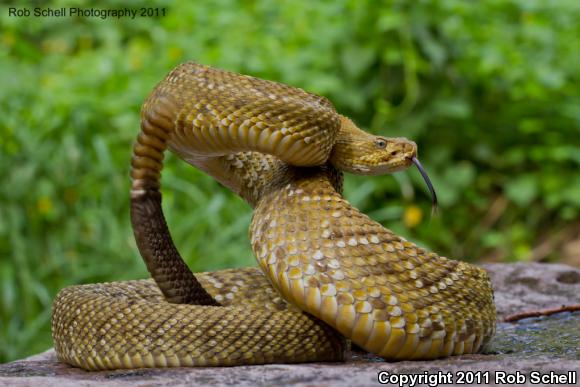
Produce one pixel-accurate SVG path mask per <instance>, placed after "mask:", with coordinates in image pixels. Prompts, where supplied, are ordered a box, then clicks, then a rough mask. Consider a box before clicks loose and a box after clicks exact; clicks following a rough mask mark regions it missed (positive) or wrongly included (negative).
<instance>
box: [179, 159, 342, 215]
mask: <svg viewBox="0 0 580 387" xmlns="http://www.w3.org/2000/svg"><path fill="white" fill-rule="evenodd" d="M176 153H178V154H179V156H180V157H181V158H182V159H184V160H186V161H187V162H188V163H190V164H191V165H193V166H195V167H197V168H199V169H200V170H202V171H204V172H205V173H207V174H208V175H210V176H211V177H213V178H214V179H216V180H217V181H218V182H220V183H221V184H222V185H224V186H225V187H227V188H229V189H230V190H231V191H233V192H234V193H236V194H237V195H238V196H240V197H241V198H242V199H244V200H245V201H246V202H247V203H248V204H249V205H250V206H251V207H252V208H255V207H256V206H257V205H258V203H259V202H260V201H261V199H262V198H264V197H266V196H268V195H269V194H271V193H272V192H276V191H278V190H279V189H280V188H281V187H283V186H286V185H287V184H290V183H291V182H293V181H295V180H297V179H300V178H307V177H309V176H314V175H316V176H317V178H318V179H319V180H320V181H321V182H325V184H326V185H328V189H330V190H333V191H336V192H337V193H339V194H341V193H342V186H343V174H342V172H341V171H340V170H338V169H336V168H335V167H333V166H332V165H330V164H327V165H324V166H321V167H311V168H308V167H293V166H290V165H288V164H287V163H285V162H284V161H282V160H280V159H278V158H277V157H275V156H272V155H267V154H263V153H258V152H239V153H235V154H231V155H227V156H221V157H197V158H196V157H191V156H188V155H184V154H180V153H179V152H178V151H176Z"/></svg>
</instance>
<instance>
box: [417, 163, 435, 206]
mask: <svg viewBox="0 0 580 387" xmlns="http://www.w3.org/2000/svg"><path fill="white" fill-rule="evenodd" d="M411 161H413V164H415V166H416V167H417V169H418V170H419V172H420V173H421V176H423V180H425V184H427V188H429V192H430V193H431V216H433V215H434V214H436V213H437V194H436V193H435V188H433V183H431V179H429V175H427V172H426V171H425V168H423V165H421V163H420V162H419V159H418V158H416V157H413V158H412V159H411Z"/></svg>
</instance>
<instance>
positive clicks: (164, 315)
mask: <svg viewBox="0 0 580 387" xmlns="http://www.w3.org/2000/svg"><path fill="white" fill-rule="evenodd" d="M166 148H170V149H171V150H172V151H174V152H175V153H177V154H178V155H179V156H180V157H181V158H183V159H184V160H186V161H187V162H189V163H191V164H192V165H194V166H196V167H198V168H200V169H201V170H203V171H205V172H207V173H208V174H210V175H212V176H214V177H215V178H216V179H217V180H218V181H219V182H221V183H222V184H223V185H225V186H226V187H228V188H230V189H231V190H233V191H234V192H236V193H237V194H238V195H240V196H241V197H242V198H244V199H245V200H246V201H247V202H248V203H249V204H250V205H251V206H252V207H254V215H253V219H252V223H251V226H250V237H251V243H252V249H253V251H254V254H255V255H256V257H257V260H258V263H259V266H260V268H261V271H260V270H259V269H258V268H246V269H233V270H225V271H221V272H214V273H198V274H195V276H194V275H193V274H192V273H191V272H190V271H189V269H188V268H187V266H186V265H185V263H184V262H183V260H182V259H181V257H180V256H179V253H178V252H177V250H176V248H175V246H174V245H173V242H172V241H171V238H170V236H169V231H168V229H167V226H166V224H165V220H164V218H163V214H162V210H161V195H160V191H159V187H160V186H159V181H160V171H161V169H162V160H163V152H164V151H165V149H166ZM415 156H416V146H415V144H414V143H412V142H409V141H407V140H405V139H399V138H397V139H392V138H384V137H379V136H372V135H370V134H368V133H366V132H364V131H362V130H360V129H358V128H357V127H356V126H355V125H354V124H353V123H352V121H350V120H349V119H348V118H346V117H343V116H341V115H339V114H338V113H337V112H336V111H335V109H334V107H333V106H332V104H331V103H330V102H329V101H328V100H327V99H325V98H323V97H319V96H317V95H314V94H310V93H307V92H305V91H303V90H301V89H297V88H293V87H290V86H286V85H283V84H279V83H275V82H270V81H264V80H261V79H257V78H253V77H249V76H243V75H239V74H235V73H231V72H227V71H223V70H217V69H213V68H209V67H206V66H202V65H198V64H194V63H186V64H183V65H180V66H178V67H177V68H175V69H174V70H173V71H172V72H171V73H170V74H169V75H168V76H167V77H166V78H165V79H164V80H163V81H162V82H161V83H160V84H159V85H158V86H157V87H156V88H155V89H154V91H153V92H152V93H151V95H150V96H149V97H148V99H147V100H146V102H145V104H144V105H143V108H142V112H141V132H140V133H139V136H138V139H137V142H136V144H135V145H134V149H133V159H132V171H131V176H132V179H133V183H132V188H131V199H132V206H131V215H132V223H133V228H134V232H135V236H136V240H137V245H138V247H139V250H140V252H141V255H142V256H143V258H144V260H145V262H146V264H147V267H148V270H149V271H150V273H151V275H152V277H153V278H154V280H155V282H153V281H152V280H140V281H128V282H118V283H108V284H95V285H81V286H73V287H69V288H65V289H63V290H62V291H61V292H60V293H59V294H58V295H57V297H56V300H55V302H54V306H53V321H52V333H53V339H54V343H55V348H56V351H57V354H58V357H59V359H60V360H62V361H64V362H67V363H69V364H72V365H74V366H79V367H82V368H85V369H90V370H95V369H113V368H138V367H160V366H206V365H213V366H219V365H240V364H263V363H272V362H286V363H291V362H305V361H337V360H343V359H345V358H346V357H347V356H348V351H349V345H350V341H352V342H353V343H355V344H356V345H358V346H359V347H361V348H363V349H365V350H367V351H370V352H373V353H376V354H378V355H379V356H381V357H383V358H385V359H387V360H397V359H431V358H438V357H443V356H448V355H452V354H463V353H472V352H476V351H478V350H480V349H481V348H482V346H483V344H484V343H485V342H487V341H488V340H489V338H490V337H491V336H492V335H493V332H494V330H495V306H494V302H493V290H492V288H491V285H490V282H489V278H488V277H487V275H486V273H485V271H484V270H482V269H480V268H478V267H475V266H472V265H469V264H467V263H464V262H458V261H453V260H449V259H446V258H443V257H440V256H438V255H437V254H435V253H431V252H427V251H425V250H424V249H422V248H420V247H418V246H416V245H415V244H413V243H411V242H408V241H406V240H405V239H403V238H402V237H400V236H397V235H395V234H394V233H393V232H391V231H390V230H387V229H385V228H384V227H383V226H381V225H380V224H379V223H377V222H375V221H373V220H371V219H370V218H369V217H367V216H366V215H364V214H362V213H361V212H359V211H358V210H357V209H355V208H354V207H352V206H351V205H350V204H349V203H348V202H347V201H346V200H345V199H344V198H343V197H342V196H341V190H342V171H349V172H353V173H358V174H379V173H387V172H393V171H396V170H400V169H403V168H406V167H408V166H409V165H410V164H411V162H412V160H416V159H415ZM208 259H211V257H208ZM262 272H263V273H265V276H264V274H262ZM192 304H193V305H192Z"/></svg>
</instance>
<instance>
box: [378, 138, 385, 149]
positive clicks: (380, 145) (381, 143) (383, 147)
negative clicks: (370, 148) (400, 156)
mask: <svg viewBox="0 0 580 387" xmlns="http://www.w3.org/2000/svg"><path fill="white" fill-rule="evenodd" d="M375 145H376V146H377V148H379V149H385V148H386V147H387V142H386V141H385V140H383V139H382V138H379V139H378V140H376V141H375Z"/></svg>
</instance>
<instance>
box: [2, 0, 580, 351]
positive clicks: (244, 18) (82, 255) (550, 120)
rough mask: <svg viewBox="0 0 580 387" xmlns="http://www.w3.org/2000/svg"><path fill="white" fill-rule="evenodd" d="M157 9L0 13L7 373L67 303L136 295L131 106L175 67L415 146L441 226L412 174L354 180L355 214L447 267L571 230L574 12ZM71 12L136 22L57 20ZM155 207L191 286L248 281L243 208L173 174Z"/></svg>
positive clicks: (575, 154)
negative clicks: (234, 76) (266, 84)
mask: <svg viewBox="0 0 580 387" xmlns="http://www.w3.org/2000/svg"><path fill="white" fill-rule="evenodd" d="M20 3H22V2H20ZM20 3H19V5H18V6H19V7H22V4H20ZM155 3H156V6H158V7H167V10H168V14H167V16H165V17H161V18H137V19H135V20H130V19H121V20H101V19H83V18H35V17H29V18H14V17H8V12H7V7H6V6H4V7H3V8H2V9H1V12H0V26H1V30H0V85H2V87H1V89H0V114H1V116H2V119H1V120H0V176H2V180H1V181H2V184H1V185H0V257H1V260H0V362H2V361H7V360H11V359H15V358H17V357H21V356H23V355H27V354H30V353H33V352H36V351H38V350H41V349H44V348H46V347H48V346H50V334H49V331H50V328H49V319H50V306H51V300H52V298H53V297H54V295H55V294H56V292H57V291H58V289H60V288H62V287H64V286H67V285H70V284H76V283H87V282H95V281H111V280H121V279H129V278H139V277H144V276H145V275H146V270H145V268H144V265H143V264H142V263H141V261H140V258H139V255H138V253H137V250H136V247H135V244H134V241H133V236H132V232H131V228H130V224H129V219H128V191H129V178H128V166H129V159H130V149H131V144H132V141H133V140H134V138H135V136H136V134H137V132H138V128H139V107H140V104H141V102H142V101H143V100H144V98H145V97H146V95H147V93H148V92H149V91H150V90H151V89H152V88H153V86H154V85H155V83H156V82H158V81H159V80H160V79H161V78H162V77H163V76H164V75H165V74H166V73H167V72H168V71H169V70H170V69H171V68H172V67H174V66H175V65H176V64H178V63H179V62H183V61H186V60H195V61H198V62H201V63H205V64H208V65H212V66H216V67H221V68H225V69H229V70H232V71H237V72H241V73H247V74H251V75H255V76H258V77H262V78H266V79H272V80H277V81H280V82H284V83H288V84H291V85H295V86H299V87H302V88H304V89H306V90H309V91H312V92H315V93H319V94H322V95H325V96H327V97H328V98H330V99H331V100H332V101H333V102H334V103H335V105H336V106H337V108H338V110H339V111H340V112H342V113H343V114H345V115H348V116H351V117H353V118H354V119H355V121H356V122H358V123H359V124H360V125H361V126H362V127H365V128H368V129H369V130H371V131H373V132H375V133H380V134H384V135H387V136H405V137H408V138H410V139H413V140H414V141H416V142H417V143H418V145H419V149H420V156H421V159H422V162H423V164H424V165H425V166H426V168H427V169H428V171H429V173H430V175H431V176H432V179H433V181H434V183H435V186H436V188H437V189H438V192H439V195H440V198H441V214H440V215H439V216H438V217H435V218H433V219H431V221H430V222H429V221H426V219H425V218H426V217H427V215H426V214H428V212H429V201H428V199H427V197H426V194H425V193H424V191H425V188H424V185H423V183H422V182H421V180H420V176H419V174H418V173H417V172H416V171H411V172H405V173H399V174H395V175H394V178H393V177H381V178H368V177H349V179H348V181H347V185H346V196H347V198H349V199H350V200H351V201H352V202H353V203H354V204H355V205H357V206H359V207H360V208H361V209H362V210H364V211H365V212H368V213H369V214H370V215H371V216H373V217H374V218H375V219H377V220H379V221H381V222H383V223H384V224H385V225H386V226H387V227H390V228H392V229H393V230H394V231H396V232H399V233H401V234H403V235H405V236H406V237H407V238H410V239H412V240H414V241H417V242H419V243H421V244H423V245H425V246H427V247H429V248H432V249H434V250H436V251H438V252H440V253H442V254H444V255H449V256H452V257H456V258H461V259H466V260H476V259H478V258H482V257H483V258H485V257H494V258H495V259H503V260H522V259H528V258H529V257H530V251H532V250H533V248H534V246H536V244H537V243H538V238H540V237H545V236H546V235H547V236H550V235H551V234H553V233H556V232H559V231H561V230H566V229H568V228H569V227H572V226H573V225H574V224H576V225H577V224H578V218H579V216H578V215H579V213H580V174H579V173H578V168H579V166H580V141H579V140H578V138H579V137H580V109H579V108H578V106H580V98H579V95H580V93H579V91H580V90H579V89H580V86H579V85H580V82H579V81H580V80H579V73H578V67H577V66H578V63H580V51H579V50H577V47H579V46H580V24H578V23H577V21H578V20H579V19H580V5H579V3H578V2H577V1H575V0H559V1H557V2H546V1H532V0H489V1H486V2H468V1H463V0H441V1H405V0H392V1H371V0H366V1H364V0H362V1H361V0H356V1H355V0H340V1H305V0H304V1H303V0H293V1H280V2H274V1H267V0H254V1H243V2H242V1H233V0H220V1H195V2H190V1H185V0H181V1H174V2H170V1H156V2H155ZM71 5H75V6H81V7H98V8H117V7H126V6H128V2H119V1H113V0H109V1H100V2H96V1H95V2H90V1H62V0H55V1H53V2H52V5H51V6H52V7H60V6H71ZM43 6H44V7H46V6H48V5H43ZM163 192H164V207H165V209H166V215H167V217H168V221H169V224H170V226H171V229H172V233H173V236H174V239H175V240H176V244H177V246H178V247H179V249H180V251H181V252H182V254H183V255H184V256H185V257H187V259H188V263H189V264H190V266H191V267H192V269H193V270H213V269H218V268H225V267H233V266H243V265H249V264H253V258H252V254H251V250H250V248H249V243H248V240H247V226H248V223H249V219H250V217H251V211H250V209H249V207H248V206H247V205H245V204H244V203H243V202H242V200H240V199H238V198H237V197H235V196H234V195H233V194H231V193H230V192H228V191H227V190H225V189H223V188H221V187H220V186H219V185H218V184H217V183H215V182H214V181H213V180H212V179H210V178H208V177H206V176H204V175H203V174H202V173H201V172H199V171H196V170H193V169H192V168H190V167H189V166H188V165H186V164H185V163H183V162H180V161H178V160H176V158H175V157H174V156H169V157H168V161H167V168H166V169H165V173H164V178H163ZM421 219H423V220H421ZM545 258H548V259H558V254H557V251H556V252H555V253H553V254H550V255H548V256H547V257H545Z"/></svg>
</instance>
